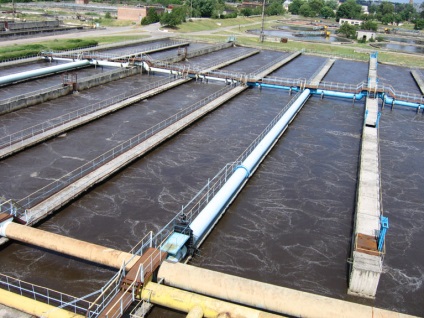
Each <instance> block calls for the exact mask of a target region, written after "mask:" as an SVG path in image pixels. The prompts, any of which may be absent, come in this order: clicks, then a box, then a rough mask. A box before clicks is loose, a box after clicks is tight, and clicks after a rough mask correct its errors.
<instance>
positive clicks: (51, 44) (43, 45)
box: [0, 39, 98, 61]
mask: <svg viewBox="0 0 424 318" xmlns="http://www.w3.org/2000/svg"><path fill="white" fill-rule="evenodd" d="M97 44H98V43H97V41H95V40H92V39H84V40H82V39H67V40H53V41H46V42H39V43H34V44H22V45H11V46H4V47H0V61H6V60H10V59H16V58H23V57H28V56H33V55H37V54H38V53H40V52H41V51H48V50H54V51H61V50H72V49H76V48H81V47H88V46H95V45H97Z"/></svg>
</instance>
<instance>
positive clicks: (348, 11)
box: [336, 0, 362, 19]
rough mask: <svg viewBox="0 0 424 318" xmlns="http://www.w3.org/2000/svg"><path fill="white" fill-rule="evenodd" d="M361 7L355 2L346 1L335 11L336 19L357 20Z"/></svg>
mask: <svg viewBox="0 0 424 318" xmlns="http://www.w3.org/2000/svg"><path fill="white" fill-rule="evenodd" d="M361 11H362V7H361V6H360V5H359V4H357V3H356V1H355V0H347V1H346V2H345V3H343V4H341V5H340V6H339V8H338V9H337V13H336V17H337V18H338V19H340V18H346V19H357V18H359V17H360V16H361Z"/></svg>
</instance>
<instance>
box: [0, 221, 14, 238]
mask: <svg viewBox="0 0 424 318" xmlns="http://www.w3.org/2000/svg"><path fill="white" fill-rule="evenodd" d="M12 221H13V218H10V219H7V220H6V221H4V222H2V223H0V236H3V237H7V236H6V228H7V226H8V225H9V223H12Z"/></svg>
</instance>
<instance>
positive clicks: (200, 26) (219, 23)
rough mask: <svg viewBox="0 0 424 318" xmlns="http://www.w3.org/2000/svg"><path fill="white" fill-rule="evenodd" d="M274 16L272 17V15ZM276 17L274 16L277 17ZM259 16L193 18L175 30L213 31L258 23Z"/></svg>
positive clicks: (183, 31) (185, 31) (184, 31)
mask: <svg viewBox="0 0 424 318" xmlns="http://www.w3.org/2000/svg"><path fill="white" fill-rule="evenodd" d="M273 18H274V17H273ZM277 18H278V17H275V19H277ZM280 18H281V17H280ZM260 22H261V18H260V17H254V18H249V17H238V18H234V19H199V20H197V19H194V20H193V21H192V22H189V21H188V22H185V23H183V24H181V25H179V26H178V28H177V32H181V33H187V32H197V31H213V30H216V29H218V28H223V27H229V26H239V25H240V26H241V25H243V24H249V23H259V24H258V25H260Z"/></svg>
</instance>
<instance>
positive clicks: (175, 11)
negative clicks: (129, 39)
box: [141, 0, 335, 27]
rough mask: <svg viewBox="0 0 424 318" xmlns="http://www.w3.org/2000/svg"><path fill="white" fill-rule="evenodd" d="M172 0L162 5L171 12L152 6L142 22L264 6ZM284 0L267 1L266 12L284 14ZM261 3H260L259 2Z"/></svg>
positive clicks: (227, 14) (247, 12) (229, 14)
mask: <svg viewBox="0 0 424 318" xmlns="http://www.w3.org/2000/svg"><path fill="white" fill-rule="evenodd" d="M334 1H335V0H334ZM171 2H172V0H165V3H161V4H162V5H165V4H166V5H167V6H171V7H172V10H171V11H170V12H164V13H162V14H158V13H157V12H156V10H155V9H154V8H150V9H149V10H148V12H147V15H146V17H144V18H143V19H142V20H141V24H143V25H147V24H151V23H155V22H160V23H161V24H162V25H164V26H168V27H175V26H177V25H179V24H181V23H183V22H185V21H186V18H187V17H189V18H192V17H195V18H197V17H199V18H200V17H202V18H213V19H227V18H236V17H237V16H239V15H241V16H252V15H260V14H262V6H261V5H258V6H253V7H246V6H245V7H242V8H240V9H239V8H237V7H236V6H232V5H229V4H226V3H225V1H224V0H187V1H185V3H184V4H181V3H180V2H179V0H176V2H177V3H171ZM283 2H284V0H269V1H267V2H266V7H265V14H266V15H267V16H272V15H282V14H284V8H283ZM259 4H260V3H259Z"/></svg>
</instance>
